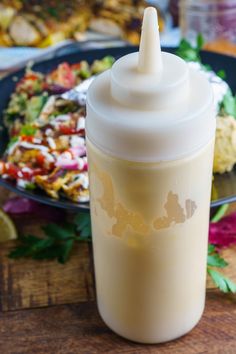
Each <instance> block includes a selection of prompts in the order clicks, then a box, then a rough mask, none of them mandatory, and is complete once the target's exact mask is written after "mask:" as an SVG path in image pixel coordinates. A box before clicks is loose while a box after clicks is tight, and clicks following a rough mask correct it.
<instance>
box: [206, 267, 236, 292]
mask: <svg viewBox="0 0 236 354" xmlns="http://www.w3.org/2000/svg"><path fill="white" fill-rule="evenodd" d="M207 272H208V274H209V275H210V277H211V278H212V280H213V282H214V283H215V285H216V286H217V288H219V289H220V290H221V291H223V292H224V293H229V292H231V293H236V284H235V283H233V282H232V281H231V280H230V279H228V278H227V277H225V276H224V275H223V274H221V273H219V272H217V271H215V270H213V269H211V268H207Z"/></svg>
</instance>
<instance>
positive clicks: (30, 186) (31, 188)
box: [25, 182, 37, 191]
mask: <svg viewBox="0 0 236 354" xmlns="http://www.w3.org/2000/svg"><path fill="white" fill-rule="evenodd" d="M36 188H37V186H36V184H35V183H33V182H29V183H27V184H26V185H25V189H27V190H28V191H33V190H34V189H36Z"/></svg>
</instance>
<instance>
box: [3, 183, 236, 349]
mask: <svg viewBox="0 0 236 354" xmlns="http://www.w3.org/2000/svg"><path fill="white" fill-rule="evenodd" d="M8 194H9V193H8V192H6V191H5V190H3V189H0V204H2V203H3V201H4V200H5V199H6V198H7V197H8ZM65 217H66V215H65ZM15 222H16V225H17V228H18V230H19V232H24V233H30V232H31V233H34V234H36V233H37V234H39V233H40V226H41V225H42V224H43V223H44V222H45V221H43V220H40V219H38V218H37V217H36V216H35V217H30V218H29V217H28V216H26V217H21V218H20V219H18V220H15ZM14 244H15V243H14V242H9V243H5V244H0V246H1V247H0V307H1V312H0V353H1V354H34V353H35V354H77V353H84V354H85V353H86V354H92V353H98V354H101V353H112V354H113V353H135V354H136V353H142V354H144V353H163V354H167V353H168V354H169V353H171V354H172V353H173V354H182V353H183V354H192V353H211V354H213V353H215V354H216V353H217V354H235V353H236V296H235V295H224V294H222V293H220V292H219V291H218V290H216V289H215V288H214V286H213V284H212V283H211V282H210V281H209V280H208V284H207V288H208V290H207V299H206V310H205V313H204V315H203V318H202V320H201V322H200V324H199V325H198V326H197V327H196V328H195V329H194V330H193V331H192V332H191V333H190V334H188V335H186V336H185V337H182V338H180V339H178V340H176V341H174V342H170V343H167V344H164V345H140V344H135V343H132V342H129V341H126V340H124V339H122V338H120V337H118V336H117V335H115V334H114V333H112V332H111V331H110V330H109V329H108V328H107V327H106V325H105V324H104V323H103V321H102V320H101V319H100V317H99V314H98V312H97V308H96V302H95V291H94V281H93V265H92V256H91V245H90V244H80V245H78V247H76V248H75V249H74V251H73V254H72V257H71V259H70V261H69V262H68V263H67V264H65V265H60V264H58V263H57V262H55V261H32V260H27V259H25V260H10V259H8V257H7V254H8V253H9V250H10V249H12V247H14ZM223 255H224V257H225V258H226V259H227V260H228V261H229V262H230V266H229V267H228V268H227V269H226V274H228V275H229V276H230V277H231V278H232V279H234V280H235V281H236V247H235V248H231V249H228V250H225V251H224V252H223Z"/></svg>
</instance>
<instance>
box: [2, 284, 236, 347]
mask: <svg viewBox="0 0 236 354" xmlns="http://www.w3.org/2000/svg"><path fill="white" fill-rule="evenodd" d="M235 338H236V298H235V297H232V296H227V295H223V294H220V293H219V292H218V291H214V290H212V291H209V292H208V294H207V302H206V310H205V313H204V315H203V318H202V320H201V321H200V323H199V324H198V326H197V327H195V329H194V330H192V332H191V333H189V334H188V335H186V336H184V337H182V338H180V339H178V340H176V341H173V342H169V343H166V344H163V345H141V344H136V343H132V342H129V341H127V340H124V339H122V338H120V337H118V336H117V335H116V334H114V333H112V332H111V331H110V330H109V329H108V328H107V327H106V325H105V324H104V323H103V322H102V320H101V319H100V317H99V315H98V313H97V308H96V304H95V303H94V302H87V303H81V304H76V305H61V306H56V307H48V308H45V309H33V310H24V311H14V312H8V313H4V314H2V315H1V316H0V352H1V353H4V354H32V353H37V354H46V353H50V354H79V353H81V354H82V353H84V354H93V353H94V354H95V353H97V354H102V353H111V354H113V353H114V354H115V353H134V354H138V353H140V354H146V353H147V354H148V353H162V354H195V353H199V354H200V353H201V354H203V353H210V354H235V353H236V340H235Z"/></svg>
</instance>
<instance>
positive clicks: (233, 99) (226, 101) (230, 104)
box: [220, 90, 236, 119]
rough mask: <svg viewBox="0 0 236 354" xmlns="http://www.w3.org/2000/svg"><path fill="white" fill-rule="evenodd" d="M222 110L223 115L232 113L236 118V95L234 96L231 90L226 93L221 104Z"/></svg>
mask: <svg viewBox="0 0 236 354" xmlns="http://www.w3.org/2000/svg"><path fill="white" fill-rule="evenodd" d="M220 111H221V112H222V113H223V115H230V116H232V117H234V118H235V119H236V95H235V96H234V95H233V93H232V91H231V90H228V91H227V93H226V94H225V96H224V98H223V101H222V102H221V105H220Z"/></svg>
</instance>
